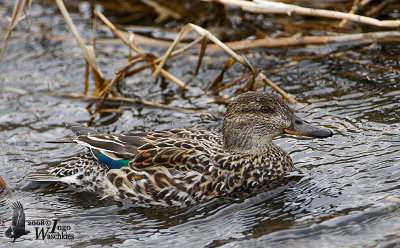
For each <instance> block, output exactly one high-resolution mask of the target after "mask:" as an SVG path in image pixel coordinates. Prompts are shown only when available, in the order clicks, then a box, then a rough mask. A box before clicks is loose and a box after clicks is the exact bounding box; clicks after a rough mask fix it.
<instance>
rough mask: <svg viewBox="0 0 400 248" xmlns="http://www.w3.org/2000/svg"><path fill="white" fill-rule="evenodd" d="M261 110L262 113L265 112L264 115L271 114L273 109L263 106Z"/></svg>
mask: <svg viewBox="0 0 400 248" xmlns="http://www.w3.org/2000/svg"><path fill="white" fill-rule="evenodd" d="M260 110H261V112H263V113H269V112H271V108H270V107H268V106H262V107H261V109H260Z"/></svg>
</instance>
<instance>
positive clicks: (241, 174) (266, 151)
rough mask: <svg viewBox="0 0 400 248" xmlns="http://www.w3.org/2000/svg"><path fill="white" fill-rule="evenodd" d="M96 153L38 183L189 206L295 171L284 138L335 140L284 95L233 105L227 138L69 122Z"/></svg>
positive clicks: (250, 97)
mask: <svg viewBox="0 0 400 248" xmlns="http://www.w3.org/2000/svg"><path fill="white" fill-rule="evenodd" d="M64 124H65V126H66V127H67V128H69V129H71V130H72V131H73V132H74V133H75V134H76V135H77V138H76V139H75V141H76V142H77V143H79V144H81V145H84V146H86V147H88V148H89V152H87V153H84V154H81V155H78V156H77V157H74V158H72V159H70V160H68V161H66V162H64V163H62V165H61V166H60V167H58V168H56V169H54V170H52V171H51V172H50V174H49V175H41V176H35V177H34V178H35V179H36V180H37V181H61V182H64V183H68V184H74V185H79V186H83V187H85V188H86V189H88V190H92V191H97V192H99V193H101V194H103V195H111V196H115V197H117V198H122V199H130V200H132V201H133V202H134V203H137V204H145V205H162V206H171V205H178V206H182V205H189V204H195V203H198V202H201V201H206V200H209V199H211V198H213V197H217V196H224V195H229V194H230V193H232V192H234V191H244V190H248V189H250V188H253V187H258V186H262V185H263V184H266V183H267V182H268V181H270V180H273V179H275V178H277V177H280V176H283V175H284V174H285V172H287V171H290V170H292V169H293V162H292V160H291V158H290V157H289V155H288V154H287V153H286V152H285V151H284V150H282V149H281V148H279V147H278V146H276V145H275V144H274V143H273V142H272V139H273V138H274V137H276V136H278V135H280V134H283V133H290V134H296V135H306V136H311V137H319V138H324V137H329V136H332V132H331V131H330V130H327V129H322V128H319V127H313V126H311V125H309V124H306V123H305V122H303V121H302V120H300V119H299V118H298V117H297V116H296V115H294V114H293V112H292V110H291V109H290V108H289V107H288V106H287V105H286V104H285V103H284V102H283V101H282V99H281V98H280V97H278V96H276V95H272V94H268V93H263V92H247V93H244V94H241V95H239V96H238V97H236V98H235V99H234V100H233V101H232V102H231V103H230V104H229V106H228V108H227V111H226V114H225V119H224V124H223V135H222V136H221V135H219V134H217V133H213V132H209V131H204V130H192V129H171V130H165V131H155V132H149V133H131V134H118V135H111V134H102V133H99V132H97V131H94V130H91V129H89V128H87V127H84V126H82V125H80V124H77V123H73V122H67V123H64Z"/></svg>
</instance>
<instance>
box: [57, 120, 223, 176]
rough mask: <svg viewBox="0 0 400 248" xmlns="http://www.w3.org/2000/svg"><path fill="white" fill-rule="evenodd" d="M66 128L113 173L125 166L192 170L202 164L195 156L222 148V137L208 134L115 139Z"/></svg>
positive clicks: (158, 134)
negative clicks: (186, 168) (191, 167)
mask: <svg viewBox="0 0 400 248" xmlns="http://www.w3.org/2000/svg"><path fill="white" fill-rule="evenodd" d="M65 125H66V127H68V128H70V129H71V130H72V131H74V132H75V133H76V134H77V136H78V137H77V138H76V139H75V141H76V142H77V143H79V144H81V145H83V146H86V147H88V148H90V150H91V151H92V153H93V155H94V156H95V157H96V158H97V159H98V160H99V161H100V162H102V163H104V164H106V165H107V166H108V167H109V169H119V168H121V167H124V166H130V167H136V168H137V169H139V168H141V169H143V168H149V167H152V166H164V167H167V168H174V167H175V166H176V165H180V166H182V165H189V167H190V165H191V164H193V165H196V164H197V163H198V162H199V161H198V159H199V158H194V157H195V156H198V155H199V154H207V153H212V150H214V149H220V148H221V139H220V137H219V136H218V135H216V134H214V133H211V132H208V131H197V130H187V129H171V130H166V131H156V132H149V133H128V134H116V135H111V134H101V133H99V132H97V131H94V130H91V129H89V128H87V127H84V126H82V125H80V124H78V123H72V122H68V123H65ZM180 169H184V168H180ZM188 169H189V170H190V168H188Z"/></svg>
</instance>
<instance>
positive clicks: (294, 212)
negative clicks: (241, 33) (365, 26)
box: [0, 1, 400, 247]
mask: <svg viewBox="0 0 400 248" xmlns="http://www.w3.org/2000/svg"><path fill="white" fill-rule="evenodd" d="M7 6H8V4H6V3H5V2H4V1H0V15H1V16H3V17H4V15H5V14H8V15H9V14H10V9H9V8H6V7H7ZM73 19H74V21H75V23H77V24H79V25H78V28H79V30H80V31H81V33H82V34H83V36H85V37H86V36H87V37H90V34H89V33H88V32H86V33H85V32H84V30H86V31H87V30H91V24H90V22H89V20H88V19H85V18H84V15H83V14H81V13H76V14H73ZM30 23H31V24H30V25H27V24H26V23H21V25H19V26H18V27H17V28H16V32H15V35H14V36H13V38H12V39H11V40H10V42H9V46H8V48H7V51H6V54H5V57H4V60H3V62H2V63H1V64H0V87H1V88H0V140H1V142H0V154H1V157H0V158H1V159H0V175H1V176H2V177H3V178H4V180H5V181H6V182H7V183H8V184H9V185H10V186H12V187H13V188H14V189H15V191H16V196H14V197H9V196H7V195H6V194H5V193H4V192H3V193H2V194H1V198H0V213H1V221H2V222H0V224H1V223H3V224H2V225H1V226H0V244H1V246H9V245H10V244H11V239H9V238H6V237H5V236H4V232H5V230H6V229H7V228H8V226H10V224H11V212H12V210H11V202H13V201H14V200H15V199H18V200H20V201H21V202H22V204H23V206H24V208H25V213H26V220H27V221H29V220H42V219H43V220H47V219H49V220H53V219H58V220H59V223H61V224H62V225H64V226H70V227H71V233H72V234H73V235H74V239H73V240H69V241H66V240H47V241H43V240H36V239H35V229H34V226H27V229H28V230H30V231H31V234H28V235H26V236H23V237H22V238H20V239H17V241H16V243H15V244H16V246H18V247H32V246H37V247H46V246H51V247H57V246H59V247H62V246H64V245H67V246H73V247H81V246H88V247H100V246H103V245H108V246H118V247H188V246H190V247H267V246H271V247H339V246H340V247H360V246H363V247H375V246H381V247H395V246H400V211H399V202H400V183H399V180H400V170H399V169H400V168H399V162H400V153H399V149H400V124H399V119H400V105H399V100H400V85H399V83H398V81H399V78H400V77H399V71H398V70H400V63H399V60H398V57H397V54H399V52H400V45H399V44H398V43H378V44H374V45H369V44H348V45H342V44H340V45H329V46H322V47H321V46H318V47H307V48H292V49H290V50H279V49H273V50H272V49H271V50H256V51H251V52H249V53H248V54H247V55H246V56H247V57H248V59H249V60H250V62H251V63H252V64H253V65H256V66H257V67H259V68H261V69H263V70H269V69H273V68H279V67H281V66H282V65H284V66H285V65H287V63H288V62H290V61H291V59H290V57H289V56H306V57H307V56H310V58H304V59H302V60H300V61H299V62H298V63H297V64H293V65H290V66H287V68H286V69H285V70H282V71H280V72H274V73H271V74H269V75H268V76H269V77H270V79H271V80H272V81H274V82H275V83H277V84H278V85H279V86H280V87H282V88H283V89H285V90H286V91H288V92H289V93H291V95H292V96H293V97H294V98H296V99H297V100H298V101H300V102H302V103H303V104H304V105H305V106H304V107H303V108H298V110H297V112H298V115H299V116H300V117H302V118H304V119H305V120H308V121H309V122H311V123H313V124H315V125H323V126H325V127H328V128H330V129H332V130H333V132H334V136H333V137H331V138H328V139H314V140H313V139H309V138H298V137H292V136H282V137H279V138H277V139H276V143H277V144H278V145H279V146H281V147H282V148H284V149H285V150H287V151H288V152H289V153H290V155H291V156H292V158H293V160H294V162H295V164H296V168H297V171H295V172H293V173H292V174H291V176H293V177H295V178H296V180H294V181H292V182H291V183H290V184H288V185H281V187H279V188H278V189H277V190H275V191H272V192H265V193H262V194H260V195H258V196H255V197H253V198H249V199H224V200H215V201H212V202H208V203H203V204H200V205H197V206H192V207H187V208H143V207H135V206H132V205H129V204H126V203H124V202H120V201H116V200H114V199H112V198H106V199H102V198H101V197H100V196H99V195H97V194H94V193H89V192H76V191H75V190H74V189H72V188H65V187H54V186H52V187H46V186H39V185H35V184H32V183H30V182H29V180H27V175H28V174H29V173H33V172H35V171H37V170H40V169H46V168H49V167H51V166H54V165H55V164H57V163H59V162H60V161H62V160H64V159H66V158H68V157H70V156H72V155H74V154H76V153H78V152H80V151H82V148H81V147H79V146H77V145H73V144H61V145H54V144H47V143H45V141H47V140H54V139H59V138H63V137H66V136H69V135H71V133H70V132H69V131H68V130H65V129H64V128H63V127H62V126H61V123H62V122H63V121H67V120H69V121H79V122H84V121H87V120H89V119H90V114H89V113H88V111H87V110H86V107H87V105H88V103H86V102H82V101H78V100H73V99H67V98H59V97H54V96H49V95H47V94H45V93H43V92H44V91H54V92H58V93H81V92H83V83H82V81H83V75H84V60H83V59H82V54H81V51H80V50H79V48H78V47H77V46H76V45H75V43H74V42H59V41H55V40H51V39H46V38H43V39H42V38H35V39H34V38H25V37H24V36H23V34H27V33H35V32H36V33H37V34H40V32H42V30H41V27H42V26H41V24H40V23H46V24H47V25H49V26H52V29H50V30H49V31H48V32H49V33H48V34H49V35H51V34H57V35H58V36H64V37H70V34H69V31H68V30H67V28H66V26H65V24H64V21H63V19H62V18H61V17H60V15H59V13H58V10H57V9H56V8H55V7H54V6H52V5H38V4H34V5H33V9H32V14H31V20H30ZM5 29H6V23H5V22H1V23H0V31H1V37H3V36H4V32H5ZM149 49H150V48H149ZM152 49H154V48H152ZM158 50H159V49H157V50H155V49H154V50H153V52H155V53H158V54H160V53H159V52H161V50H160V51H158ZM195 52H196V51H194V52H192V53H189V54H188V55H186V57H183V58H185V59H182V57H181V58H177V59H174V60H172V61H171V62H170V63H169V65H170V66H171V68H170V69H169V70H170V71H171V72H172V73H174V74H175V75H177V76H178V77H180V78H181V79H183V80H184V81H189V80H191V85H192V86H193V87H196V88H198V89H204V88H205V86H206V85H207V84H208V83H209V82H210V81H212V80H213V79H214V78H215V77H216V75H218V73H219V72H220V70H221V68H222V67H223V64H221V63H220V62H218V61H220V60H221V59H220V57H223V56H226V55H224V54H219V55H217V57H218V58H219V60H217V59H215V60H214V59H213V58H215V55H210V56H209V57H206V58H205V61H204V64H203V66H202V67H201V70H200V72H199V75H198V76H196V77H194V78H193V75H192V72H193V70H194V68H195V65H196V59H193V58H195V56H190V54H192V55H195V54H196V53H195ZM328 52H329V53H332V52H347V53H348V54H349V56H352V57H353V58H356V59H362V60H363V61H365V62H368V63H371V64H377V65H382V66H386V67H389V68H393V69H396V70H385V69H379V68H374V67H371V66H367V65H360V64H355V63H352V62H349V61H346V60H343V59H339V58H337V57H333V56H325V57H321V58H317V59H316V58H313V57H312V55H315V54H324V53H328ZM97 56H98V58H99V59H98V63H99V67H100V68H101V69H102V71H103V72H104V74H105V75H106V76H107V77H111V76H112V75H113V73H114V71H115V69H116V68H118V67H120V66H123V65H124V64H125V63H126V61H127V49H126V47H124V46H122V45H103V46H101V45H99V49H98V54H97ZM213 56H214V57H213ZM244 73H246V71H245V69H244V68H242V67H241V66H240V65H235V66H234V67H233V69H231V70H229V71H228V73H227V74H226V76H225V80H227V81H229V80H230V81H232V80H235V79H237V78H238V77H240V76H242V75H243V74H244ZM11 88H13V89H14V90H13V89H11ZM15 89H22V90H23V92H21V91H16V90H15ZM238 89H239V86H238V87H237V88H232V89H229V90H226V91H224V93H223V94H224V95H225V96H230V95H232V94H233V93H234V92H235V91H236V90H238ZM267 90H268V91H271V90H270V89H267ZM123 92H124V93H125V94H127V95H138V96H141V97H143V99H146V100H151V101H156V102H160V103H165V104H169V105H171V106H180V107H187V108H192V109H197V110H199V112H206V113H210V114H211V115H210V116H202V115H196V114H187V113H182V112H177V111H171V110H163V109H158V108H148V107H144V106H135V105H133V106H124V109H125V111H123V112H122V113H121V115H120V116H118V118H113V117H112V116H111V117H110V116H108V117H107V116H104V117H103V118H102V119H97V120H96V121H95V123H94V127H95V128H97V129H98V130H100V131H104V132H116V133H122V132H129V131H135V130H143V131H150V130H161V129H166V128H172V127H195V128H204V129H209V130H214V131H219V130H220V125H221V120H222V117H223V112H224V110H225V106H224V105H223V104H220V103H217V102H216V101H214V99H213V98H211V97H209V96H207V95H205V94H202V93H191V92H182V91H181V90H180V89H179V88H178V87H177V86H175V85H173V84H172V83H170V82H167V81H165V82H164V81H162V80H159V79H153V78H151V76H150V72H144V73H142V74H140V76H138V77H135V78H130V79H128V80H127V81H126V84H125V86H123ZM199 92H202V91H201V90H200V91H199Z"/></svg>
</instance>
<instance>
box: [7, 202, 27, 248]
mask: <svg viewBox="0 0 400 248" xmlns="http://www.w3.org/2000/svg"><path fill="white" fill-rule="evenodd" d="M12 209H13V215H12V222H11V226H10V227H9V228H8V229H7V231H6V237H9V238H14V240H13V243H14V242H15V240H16V239H17V238H19V237H21V236H22V235H26V234H28V233H30V232H29V231H26V230H25V212H24V208H23V207H22V204H21V202H19V201H16V202H13V204H12Z"/></svg>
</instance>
